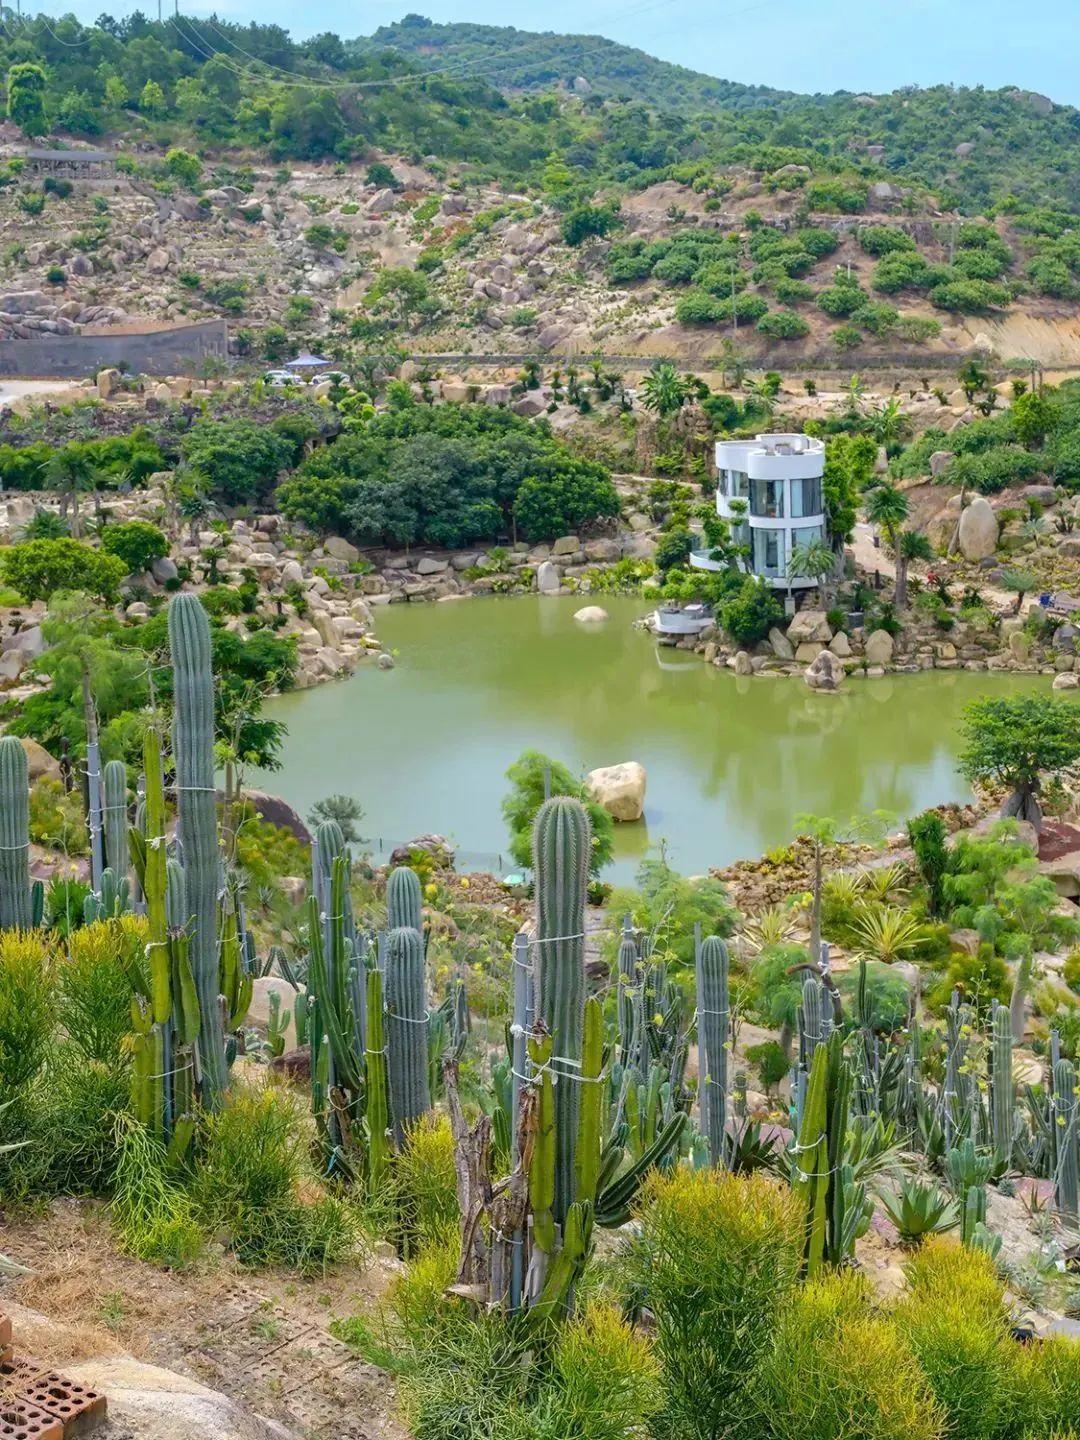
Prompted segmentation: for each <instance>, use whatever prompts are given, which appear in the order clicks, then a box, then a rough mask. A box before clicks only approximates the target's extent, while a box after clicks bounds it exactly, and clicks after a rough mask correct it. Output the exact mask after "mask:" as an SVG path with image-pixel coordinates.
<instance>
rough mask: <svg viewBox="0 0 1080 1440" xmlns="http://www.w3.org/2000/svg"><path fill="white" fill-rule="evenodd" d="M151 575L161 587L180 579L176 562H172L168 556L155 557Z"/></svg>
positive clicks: (151, 564) (152, 562) (151, 566)
mask: <svg viewBox="0 0 1080 1440" xmlns="http://www.w3.org/2000/svg"><path fill="white" fill-rule="evenodd" d="M150 573H151V575H153V577H154V579H155V580H156V581H157V583H158V584H159V585H168V584H169V583H170V582H172V581H173V580H178V579H179V578H180V576H179V572H178V571H177V568H176V561H175V560H170V559H169V557H168V555H157V556H155V558H154V559H153V560H152V561H151V563H150Z"/></svg>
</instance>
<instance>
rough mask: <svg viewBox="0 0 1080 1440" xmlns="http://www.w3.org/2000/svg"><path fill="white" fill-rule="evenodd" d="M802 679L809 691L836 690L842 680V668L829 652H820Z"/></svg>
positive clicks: (835, 657)
mask: <svg viewBox="0 0 1080 1440" xmlns="http://www.w3.org/2000/svg"><path fill="white" fill-rule="evenodd" d="M803 679H804V680H805V681H806V683H807V685H809V686H810V688H811V690H838V689H839V688H840V685H841V683H842V682H843V679H844V667H843V665H842V664H841V663H840V661H839V659H838V658H837V656H835V655H834V654H833V653H832V651H831V650H821V651H819V652H818V655H817V658H816V659H815V660H814V662H813V664H812V665H811V666H810V668H809V669H808V670H807V671H806V674H805V675H804V676H803Z"/></svg>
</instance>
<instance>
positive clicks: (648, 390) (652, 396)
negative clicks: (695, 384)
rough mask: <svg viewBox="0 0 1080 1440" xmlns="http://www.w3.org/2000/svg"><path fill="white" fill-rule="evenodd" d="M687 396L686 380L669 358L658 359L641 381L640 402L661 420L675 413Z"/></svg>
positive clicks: (684, 402)
mask: <svg viewBox="0 0 1080 1440" xmlns="http://www.w3.org/2000/svg"><path fill="white" fill-rule="evenodd" d="M688 398H689V391H688V390H687V386H686V381H685V380H684V378H683V377H682V376H681V375H680V374H679V372H678V370H676V368H675V366H674V365H672V363H671V361H670V360H660V361H658V362H657V363H656V364H655V365H654V366H653V367H652V369H651V370H650V371H649V373H648V375H646V376H645V379H644V380H643V381H642V382H641V403H642V404H643V405H644V406H645V409H646V410H652V411H653V412H654V413H655V414H656V415H658V416H659V417H660V419H661V420H670V418H671V417H672V416H673V415H677V414H678V413H679V411H680V410H681V409H682V407H683V406H684V405H685V404H686V402H687V399H688Z"/></svg>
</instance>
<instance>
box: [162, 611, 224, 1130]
mask: <svg viewBox="0 0 1080 1440" xmlns="http://www.w3.org/2000/svg"><path fill="white" fill-rule="evenodd" d="M169 648H170V650H171V652H172V662H173V695H174V714H173V759H174V762H175V765H176V792H177V812H178V820H177V833H178V835H179V838H180V846H181V851H182V861H183V866H184V882H185V887H186V892H187V905H188V910H189V913H190V917H191V922H192V928H191V938H190V954H191V968H192V971H193V973H194V976H195V985H196V988H197V990H198V993H199V1008H200V1011H201V1017H202V1023H201V1028H200V1031H199V1041H198V1048H199V1068H200V1084H199V1090H200V1096H201V1098H202V1101H203V1104H204V1105H206V1106H207V1107H208V1108H210V1109H216V1108H217V1107H218V1106H219V1105H220V1104H221V1101H222V1097H223V1095H224V1092H225V1088H226V1086H227V1084H228V1070H227V1067H226V1062H225V1029H224V1023H223V1017H222V1012H221V1006H220V1003H219V1000H218V993H219V988H220V984H219V962H218V877H219V855H218V833H217V806H216V789H215V785H214V677H213V671H212V668H211V651H210V622H209V621H208V620H207V618H206V612H205V610H204V609H203V607H202V605H201V604H200V603H199V601H198V599H197V598H196V597H195V596H194V595H176V596H174V598H173V600H172V602H171V603H170V605H169Z"/></svg>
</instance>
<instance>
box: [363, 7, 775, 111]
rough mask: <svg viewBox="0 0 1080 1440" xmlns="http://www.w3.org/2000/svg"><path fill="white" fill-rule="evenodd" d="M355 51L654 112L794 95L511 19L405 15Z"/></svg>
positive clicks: (769, 101)
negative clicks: (630, 103) (581, 82)
mask: <svg viewBox="0 0 1080 1440" xmlns="http://www.w3.org/2000/svg"><path fill="white" fill-rule="evenodd" d="M353 44H354V45H355V46H356V47H357V49H358V50H388V49H389V50H399V51H401V52H402V54H404V55H407V56H408V57H409V59H410V60H412V61H414V62H415V63H416V64H417V65H418V66H419V67H421V68H422V69H427V70H432V69H442V68H443V67H444V66H446V67H452V72H453V73H457V74H462V75H464V74H470V73H471V74H476V75H481V74H482V75H483V77H484V79H486V80H487V81H488V82H489V83H490V84H492V85H495V86H497V87H498V88H499V89H501V90H547V89H551V88H552V87H553V86H556V85H564V86H565V87H566V88H568V89H573V87H574V82H575V81H576V80H578V79H579V77H580V78H584V79H585V80H586V82H587V85H588V89H587V90H586V89H585V87H584V86H582V87H581V90H582V92H583V93H586V94H590V93H591V94H595V95H603V96H613V97H616V98H619V99H624V100H643V101H644V102H645V103H646V104H647V105H654V106H656V108H657V109H659V110H670V111H673V112H676V113H681V114H695V113H697V112H698V111H701V110H705V109H707V108H708V107H709V106H711V105H723V106H725V107H727V108H729V109H735V110H742V109H748V108H752V107H754V106H757V105H776V104H779V103H780V102H782V101H784V100H787V99H794V100H797V99H799V98H800V97H798V96H792V95H789V94H788V93H787V92H785V91H782V90H770V89H769V88H768V87H767V86H764V85H739V84H736V83H734V82H733V81H730V80H717V79H715V78H714V77H713V76H711V75H701V74H699V73H698V72H697V71H695V70H687V69H686V68H685V67H684V66H682V65H672V64H669V63H668V61H666V60H657V59H656V58H655V57H654V56H652V55H648V54H646V53H645V51H644V50H635V49H633V48H632V47H631V46H629V45H620V44H618V42H617V41H614V40H606V39H604V37H603V36H600V35H556V34H554V33H553V32H552V31H544V33H543V34H538V33H536V32H535V31H529V30H518V29H516V28H515V27H514V26H512V25H472V24H468V23H465V22H459V23H456V24H450V25H438V24H435V23H434V22H433V21H431V20H428V19H427V18H426V17H425V16H423V15H406V16H405V18H404V19H402V20H398V21H396V22H395V23H394V24H393V25H382V26H380V27H379V29H378V30H376V31H375V33H374V34H373V35H372V36H371V37H370V39H368V40H357V41H354V42H353Z"/></svg>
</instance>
